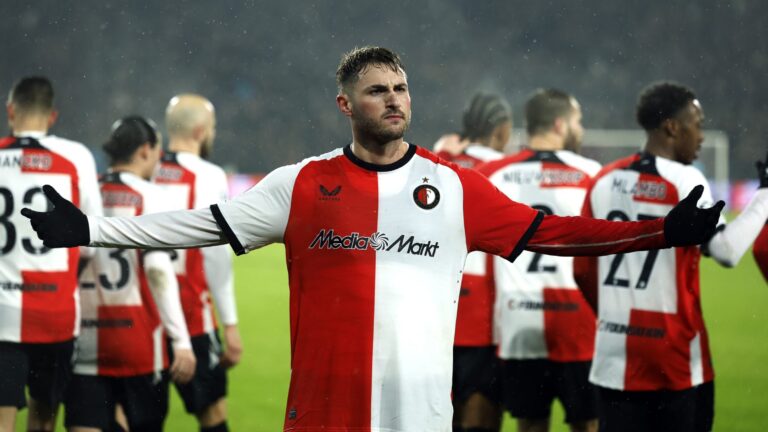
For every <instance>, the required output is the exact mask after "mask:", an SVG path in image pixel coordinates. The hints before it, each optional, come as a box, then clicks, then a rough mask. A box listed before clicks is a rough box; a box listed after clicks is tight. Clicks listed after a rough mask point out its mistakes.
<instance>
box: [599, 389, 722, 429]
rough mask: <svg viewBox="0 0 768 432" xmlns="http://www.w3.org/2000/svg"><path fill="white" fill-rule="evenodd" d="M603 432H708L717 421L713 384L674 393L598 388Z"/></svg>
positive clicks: (667, 391)
mask: <svg viewBox="0 0 768 432" xmlns="http://www.w3.org/2000/svg"><path fill="white" fill-rule="evenodd" d="M598 394H599V400H600V402H599V406H600V410H599V411H600V432H606V431H607V432H612V431H622V432H635V431H638V432H639V431H650V430H652V431H658V432H666V431H669V432H672V431H674V432H709V431H711V430H712V423H713V421H714V418H715V385H714V383H713V382H708V383H704V384H701V385H698V386H696V387H693V388H690V389H687V390H679V391H671V390H661V391H619V390H611V389H607V388H604V387H598Z"/></svg>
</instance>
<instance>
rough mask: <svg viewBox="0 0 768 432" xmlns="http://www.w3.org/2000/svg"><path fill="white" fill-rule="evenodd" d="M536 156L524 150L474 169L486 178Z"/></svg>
mask: <svg viewBox="0 0 768 432" xmlns="http://www.w3.org/2000/svg"><path fill="white" fill-rule="evenodd" d="M535 155H536V152H535V151H533V150H530V149H525V150H522V151H520V152H517V153H515V154H512V155H509V156H505V157H503V158H501V159H497V160H494V161H490V162H486V163H484V164H480V165H477V166H476V167H475V169H476V170H477V171H478V172H480V173H481V174H483V175H484V176H486V177H490V176H491V175H492V174H493V173H495V172H496V171H498V170H500V169H501V168H504V167H505V166H507V165H509V164H511V163H515V162H523V161H526V160H528V159H530V158H532V157H534V156H535Z"/></svg>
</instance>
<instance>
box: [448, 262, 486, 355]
mask: <svg viewBox="0 0 768 432" xmlns="http://www.w3.org/2000/svg"><path fill="white" fill-rule="evenodd" d="M485 261H486V265H485V269H486V273H485V274H484V275H473V274H468V273H466V271H465V273H464V276H463V277H462V278H461V293H460V297H459V307H458V312H457V315H456V335H455V337H454V342H453V343H454V345H457V346H488V345H493V304H494V301H495V300H496V295H495V294H496V289H495V284H494V280H493V255H487V254H486V255H485Z"/></svg>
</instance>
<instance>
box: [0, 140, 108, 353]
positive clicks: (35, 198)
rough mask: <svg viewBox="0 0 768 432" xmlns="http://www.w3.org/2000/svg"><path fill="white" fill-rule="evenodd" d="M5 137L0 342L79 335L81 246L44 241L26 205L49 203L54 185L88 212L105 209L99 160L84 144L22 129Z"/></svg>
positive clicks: (0, 165) (0, 176) (0, 174)
mask: <svg viewBox="0 0 768 432" xmlns="http://www.w3.org/2000/svg"><path fill="white" fill-rule="evenodd" d="M17 135H18V136H17V137H7V138H2V139H0V341H5V342H24V343H52V342H62V341H65V340H70V339H72V338H74V337H75V336H76V335H77V332H78V326H77V322H78V320H79V317H78V313H79V310H78V308H79V306H78V300H77V290H76V288H77V265H78V260H79V258H80V251H79V249H78V248H70V249H49V248H47V247H45V246H43V244H42V242H41V241H40V240H38V238H37V235H36V234H35V232H34V231H33V230H32V226H31V225H30V224H29V220H27V219H26V218H25V217H23V216H22V215H21V214H20V211H21V209H22V208H24V207H29V208H31V209H32V210H37V211H43V210H45V209H46V208H48V207H49V206H50V203H49V202H48V201H47V200H46V198H45V195H44V194H43V191H42V186H43V185H46V184H49V185H51V186H53V187H54V188H55V189H56V190H57V191H58V192H59V193H60V194H61V196H63V197H64V198H67V199H69V200H70V201H72V202H73V203H74V204H75V205H76V206H78V207H79V208H80V209H81V210H82V211H83V212H84V213H85V214H88V215H100V214H101V199H100V196H99V190H98V184H97V180H96V165H95V163H94V160H93V156H92V155H91V152H90V151H89V150H88V149H87V148H86V147H85V146H84V145H82V144H80V143H77V142H74V141H69V140H66V139H63V138H59V137H56V136H52V135H45V134H44V133H41V132H22V133H19V134H17Z"/></svg>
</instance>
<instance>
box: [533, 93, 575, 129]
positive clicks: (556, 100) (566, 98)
mask: <svg viewBox="0 0 768 432" xmlns="http://www.w3.org/2000/svg"><path fill="white" fill-rule="evenodd" d="M573 101H574V97H573V96H572V95H571V94H570V93H567V92H564V91H562V90H558V89H554V88H549V89H538V90H536V91H535V92H533V94H532V95H531V96H530V97H529V98H528V101H527V102H526V103H525V130H526V131H527V132H528V135H531V136H532V135H536V134H539V133H542V132H546V131H548V130H550V129H552V126H554V124H555V120H557V119H559V118H561V117H564V116H567V115H568V114H570V113H571V112H572V111H573Z"/></svg>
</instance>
